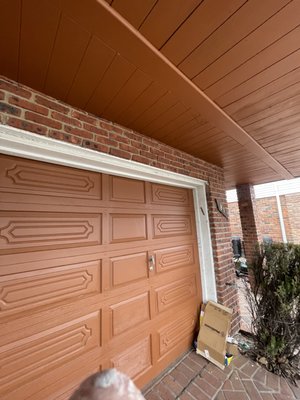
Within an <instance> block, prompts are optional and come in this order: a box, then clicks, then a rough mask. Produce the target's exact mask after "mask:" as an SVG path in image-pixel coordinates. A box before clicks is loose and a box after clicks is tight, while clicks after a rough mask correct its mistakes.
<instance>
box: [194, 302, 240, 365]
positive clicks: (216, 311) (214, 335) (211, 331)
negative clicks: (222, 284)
mask: <svg viewBox="0 0 300 400" xmlns="http://www.w3.org/2000/svg"><path fill="white" fill-rule="evenodd" d="M232 313H233V310H231V309H230V308H227V307H225V306H222V305H221V304H217V303H215V302H213V301H209V302H208V303H207V305H206V307H205V312H204V316H203V317H202V318H201V322H200V331H199V335H198V340H197V353H198V354H201V355H202V356H203V357H205V358H207V359H208V360H209V361H211V362H212V363H214V364H215V365H217V366H218V367H219V368H221V369H224V368H225V365H224V360H225V355H226V345H227V343H226V341H227V336H228V332H229V329H230V323H231V318H232Z"/></svg>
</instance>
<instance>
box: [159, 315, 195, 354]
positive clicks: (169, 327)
mask: <svg viewBox="0 0 300 400" xmlns="http://www.w3.org/2000/svg"><path fill="white" fill-rule="evenodd" d="M195 325H196V312H191V311H188V312H187V313H186V314H182V315H180V316H174V319H173V321H172V322H171V323H168V324H166V325H165V326H163V327H162V328H161V329H159V330H158V338H159V355H160V357H163V356H165V355H166V354H167V353H169V352H170V351H172V350H173V349H174V348H175V347H176V346H177V345H178V344H179V343H181V341H185V342H187V343H189V342H191V340H192V337H193V332H194V329H195Z"/></svg>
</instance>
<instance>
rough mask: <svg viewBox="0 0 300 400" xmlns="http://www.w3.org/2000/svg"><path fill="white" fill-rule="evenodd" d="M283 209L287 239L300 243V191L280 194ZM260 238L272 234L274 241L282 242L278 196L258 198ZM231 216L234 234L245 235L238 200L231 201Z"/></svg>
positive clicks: (231, 226) (229, 206) (232, 232)
mask: <svg viewBox="0 0 300 400" xmlns="http://www.w3.org/2000/svg"><path fill="white" fill-rule="evenodd" d="M280 202H281V209H282V214H283V219H284V226H285V231H286V236H287V240H288V241H289V242H294V243H300V193H297V194H288V195H281V196H280ZM256 207H257V212H258V222H259V224H258V225H259V230H260V234H261V236H260V240H262V237H263V236H271V237H272V239H273V240H274V241H278V242H281V241H282V235H281V229H280V222H279V216H278V210H277V202H276V197H274V196H272V197H265V198H262V199H256ZM228 208H229V218H230V228H231V234H232V236H240V237H241V238H242V237H243V234H242V229H241V221H240V215H239V207H238V203H237V202H233V203H229V204H228Z"/></svg>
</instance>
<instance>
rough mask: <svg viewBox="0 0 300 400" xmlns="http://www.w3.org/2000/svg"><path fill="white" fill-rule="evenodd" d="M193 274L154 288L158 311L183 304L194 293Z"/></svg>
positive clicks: (193, 295)
mask: <svg viewBox="0 0 300 400" xmlns="http://www.w3.org/2000/svg"><path fill="white" fill-rule="evenodd" d="M196 291H197V289H196V277H195V275H193V276H190V277H188V278H185V279H180V280H178V281H176V282H172V283H169V284H168V285H165V286H161V287H159V288H157V289H155V294H156V304H157V309H158V312H159V313H161V312H163V311H165V310H167V309H170V308H172V307H175V306H176V305H179V304H183V303H184V302H185V301H188V300H190V299H192V298H193V297H195V295H196Z"/></svg>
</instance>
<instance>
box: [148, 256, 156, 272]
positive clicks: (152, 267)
mask: <svg viewBox="0 0 300 400" xmlns="http://www.w3.org/2000/svg"><path fill="white" fill-rule="evenodd" d="M154 267H155V258H154V256H150V257H149V271H153V270H154Z"/></svg>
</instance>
